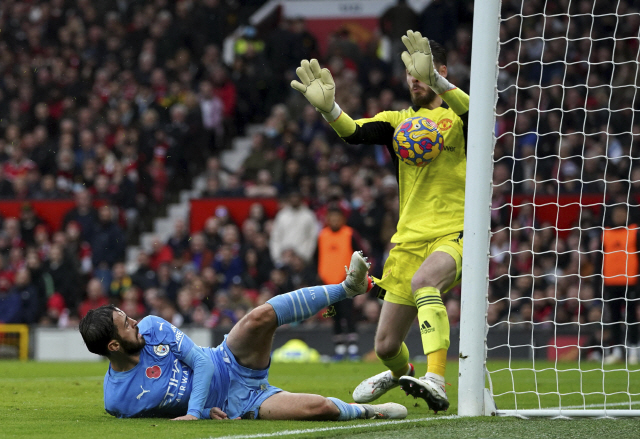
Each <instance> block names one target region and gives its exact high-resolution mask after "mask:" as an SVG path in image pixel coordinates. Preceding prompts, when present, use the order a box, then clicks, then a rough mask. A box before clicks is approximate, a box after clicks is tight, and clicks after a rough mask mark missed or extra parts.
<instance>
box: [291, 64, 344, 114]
mask: <svg viewBox="0 0 640 439" xmlns="http://www.w3.org/2000/svg"><path fill="white" fill-rule="evenodd" d="M296 74H297V75H298V78H300V81H302V82H298V81H295V80H294V81H291V87H292V88H293V89H295V90H298V91H299V92H300V93H302V95H303V96H304V97H305V98H307V100H308V101H309V103H310V104H311V105H313V106H314V107H315V108H316V110H318V111H319V112H320V114H322V116H323V117H324V118H325V119H326V120H327V121H328V122H333V121H335V120H336V119H337V118H338V116H340V113H341V111H342V110H340V107H339V106H338V104H336V101H335V96H336V84H335V82H333V77H332V76H331V72H329V70H328V69H326V68H325V69H320V64H319V63H318V60H317V59H312V60H311V62H309V61H307V60H306V59H303V60H302V62H301V63H300V67H298V68H297V69H296Z"/></svg>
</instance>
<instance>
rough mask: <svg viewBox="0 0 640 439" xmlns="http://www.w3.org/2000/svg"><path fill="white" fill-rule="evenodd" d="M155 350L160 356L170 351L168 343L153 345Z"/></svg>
mask: <svg viewBox="0 0 640 439" xmlns="http://www.w3.org/2000/svg"><path fill="white" fill-rule="evenodd" d="M153 352H155V353H156V355H157V356H158V357H164V356H165V355H167V354H168V353H169V346H167V345H166V344H159V345H158V346H154V347H153Z"/></svg>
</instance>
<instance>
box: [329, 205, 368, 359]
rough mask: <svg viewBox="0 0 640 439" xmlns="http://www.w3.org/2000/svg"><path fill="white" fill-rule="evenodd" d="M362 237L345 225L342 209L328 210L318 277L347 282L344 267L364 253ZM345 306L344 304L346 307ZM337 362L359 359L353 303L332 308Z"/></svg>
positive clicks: (345, 303) (340, 304) (330, 280)
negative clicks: (361, 251)
mask: <svg viewBox="0 0 640 439" xmlns="http://www.w3.org/2000/svg"><path fill="white" fill-rule="evenodd" d="M361 248H362V245H361V244H360V242H359V236H358V234H357V232H356V231H355V230H353V229H352V228H351V227H349V226H347V225H346V219H345V217H344V213H343V212H342V210H340V208H339V207H337V206H333V207H331V208H329V211H328V213H327V226H326V227H325V228H323V229H322V230H321V231H320V234H319V235H318V275H319V276H320V280H321V281H322V283H323V284H325V285H332V284H339V283H340V282H342V281H343V280H344V274H343V273H342V270H341V269H342V268H343V267H345V266H346V267H348V266H349V263H350V261H351V254H352V253H353V252H354V251H355V250H357V249H361ZM343 302H344V304H343ZM333 306H334V309H335V311H336V313H335V315H334V316H333V322H334V323H333V343H334V349H335V355H334V358H335V359H336V360H342V359H343V358H345V356H346V355H349V357H350V358H356V357H357V356H358V344H357V342H358V333H357V331H356V326H355V319H354V317H353V301H351V300H343V301H342V302H339V303H336V304H334V305H333Z"/></svg>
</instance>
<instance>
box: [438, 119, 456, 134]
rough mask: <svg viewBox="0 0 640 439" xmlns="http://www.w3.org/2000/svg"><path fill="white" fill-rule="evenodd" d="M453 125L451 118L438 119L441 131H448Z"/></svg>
mask: <svg viewBox="0 0 640 439" xmlns="http://www.w3.org/2000/svg"><path fill="white" fill-rule="evenodd" d="M452 126H453V122H452V121H451V119H442V120H440V121H438V129H439V130H440V132H442V131H447V130H448V129H450V128H451V127H452Z"/></svg>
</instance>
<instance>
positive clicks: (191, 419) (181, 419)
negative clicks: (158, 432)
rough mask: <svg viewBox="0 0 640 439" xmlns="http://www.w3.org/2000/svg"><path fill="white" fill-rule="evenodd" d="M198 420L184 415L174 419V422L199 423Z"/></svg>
mask: <svg viewBox="0 0 640 439" xmlns="http://www.w3.org/2000/svg"><path fill="white" fill-rule="evenodd" d="M197 420H198V418H196V417H195V416H193V415H184V416H178V417H177V418H173V419H172V421H197Z"/></svg>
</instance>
